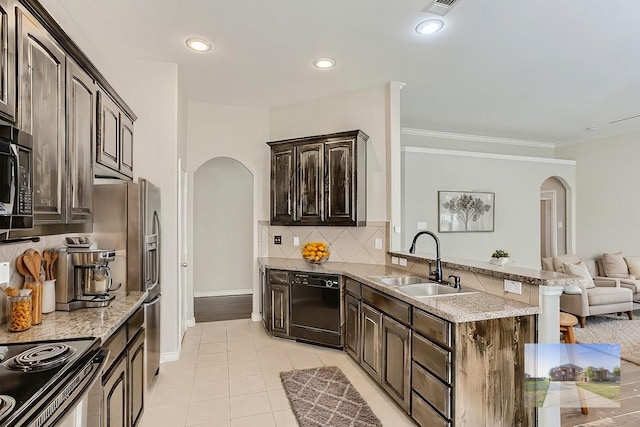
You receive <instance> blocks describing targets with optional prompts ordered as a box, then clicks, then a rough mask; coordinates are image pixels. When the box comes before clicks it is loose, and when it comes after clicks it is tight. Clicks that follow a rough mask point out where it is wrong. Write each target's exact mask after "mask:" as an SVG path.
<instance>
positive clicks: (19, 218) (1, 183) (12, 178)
mask: <svg viewBox="0 0 640 427" xmlns="http://www.w3.org/2000/svg"><path fill="white" fill-rule="evenodd" d="M32 150H33V139H32V137H31V135H29V134H28V133H25V132H23V131H21V130H19V129H17V128H15V127H13V126H10V125H0V230H15V229H21V228H33V203H32V199H33V185H32V183H33V152H32Z"/></svg>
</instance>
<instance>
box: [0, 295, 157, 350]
mask: <svg viewBox="0 0 640 427" xmlns="http://www.w3.org/2000/svg"><path fill="white" fill-rule="evenodd" d="M115 295H116V298H115V299H114V300H113V301H112V302H111V304H109V306H107V307H99V308H82V309H79V310H74V311H54V312H52V313H47V314H43V315H42V323H41V324H39V325H33V326H31V328H30V329H27V330H26V331H22V332H9V331H8V330H7V325H6V324H5V323H3V324H0V343H3V344H12V343H21V342H31V341H48V340H59V339H73V338H88V337H96V338H100V340H101V341H102V342H103V343H104V342H105V341H106V340H107V338H109V336H111V334H113V333H114V332H115V331H116V330H117V329H118V328H119V327H120V326H121V325H123V324H124V322H125V321H126V320H127V319H128V318H129V317H130V316H131V315H132V314H133V313H134V312H135V311H136V310H137V309H138V307H140V306H142V304H143V303H144V300H145V299H146V298H147V293H146V292H124V291H121V292H116V293H115ZM0 345H1V344H0Z"/></svg>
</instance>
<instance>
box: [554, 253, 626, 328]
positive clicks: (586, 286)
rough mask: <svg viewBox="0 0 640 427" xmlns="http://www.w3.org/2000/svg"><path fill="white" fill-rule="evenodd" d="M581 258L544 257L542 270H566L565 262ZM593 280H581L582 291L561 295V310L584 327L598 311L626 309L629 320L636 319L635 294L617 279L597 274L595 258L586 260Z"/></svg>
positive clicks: (568, 256) (605, 312)
mask: <svg viewBox="0 0 640 427" xmlns="http://www.w3.org/2000/svg"><path fill="white" fill-rule="evenodd" d="M579 262H580V259H579V258H578V257H577V256H575V255H562V256H558V257H553V258H543V259H542V269H543V270H547V271H556V272H559V273H565V271H564V269H563V268H562V264H563V263H567V264H578V263H579ZM584 264H585V265H586V267H587V269H588V270H589V273H590V274H591V278H590V279H587V278H585V279H583V280H580V281H579V282H578V286H579V287H580V288H581V290H582V293H581V294H562V295H561V296H560V310H561V311H564V312H565V313H571V314H573V315H575V316H577V317H578V320H579V321H580V326H581V327H583V328H584V326H585V323H586V318H587V316H592V315H596V314H610V313H618V314H620V313H622V312H625V313H626V314H627V316H628V317H629V319H632V318H633V300H632V298H633V293H632V291H631V290H630V289H627V288H623V287H621V286H620V283H619V282H618V281H616V280H614V279H611V278H607V277H600V276H598V275H597V266H596V262H595V261H593V260H592V261H585V262H584Z"/></svg>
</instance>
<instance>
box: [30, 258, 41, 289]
mask: <svg viewBox="0 0 640 427" xmlns="http://www.w3.org/2000/svg"><path fill="white" fill-rule="evenodd" d="M31 258H32V259H33V263H34V264H35V267H36V271H37V273H38V274H37V275H36V276H34V277H33V278H34V279H35V280H36V282H39V281H40V280H41V278H40V275H41V274H42V255H40V252H38V251H35V252H34V253H33V255H32V256H31Z"/></svg>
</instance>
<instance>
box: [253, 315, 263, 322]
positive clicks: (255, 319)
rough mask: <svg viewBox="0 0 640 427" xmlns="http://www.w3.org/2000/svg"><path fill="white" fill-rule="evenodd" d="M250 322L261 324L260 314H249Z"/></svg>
mask: <svg viewBox="0 0 640 427" xmlns="http://www.w3.org/2000/svg"><path fill="white" fill-rule="evenodd" d="M251 320H253V321H254V322H262V314H260V313H251Z"/></svg>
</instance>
